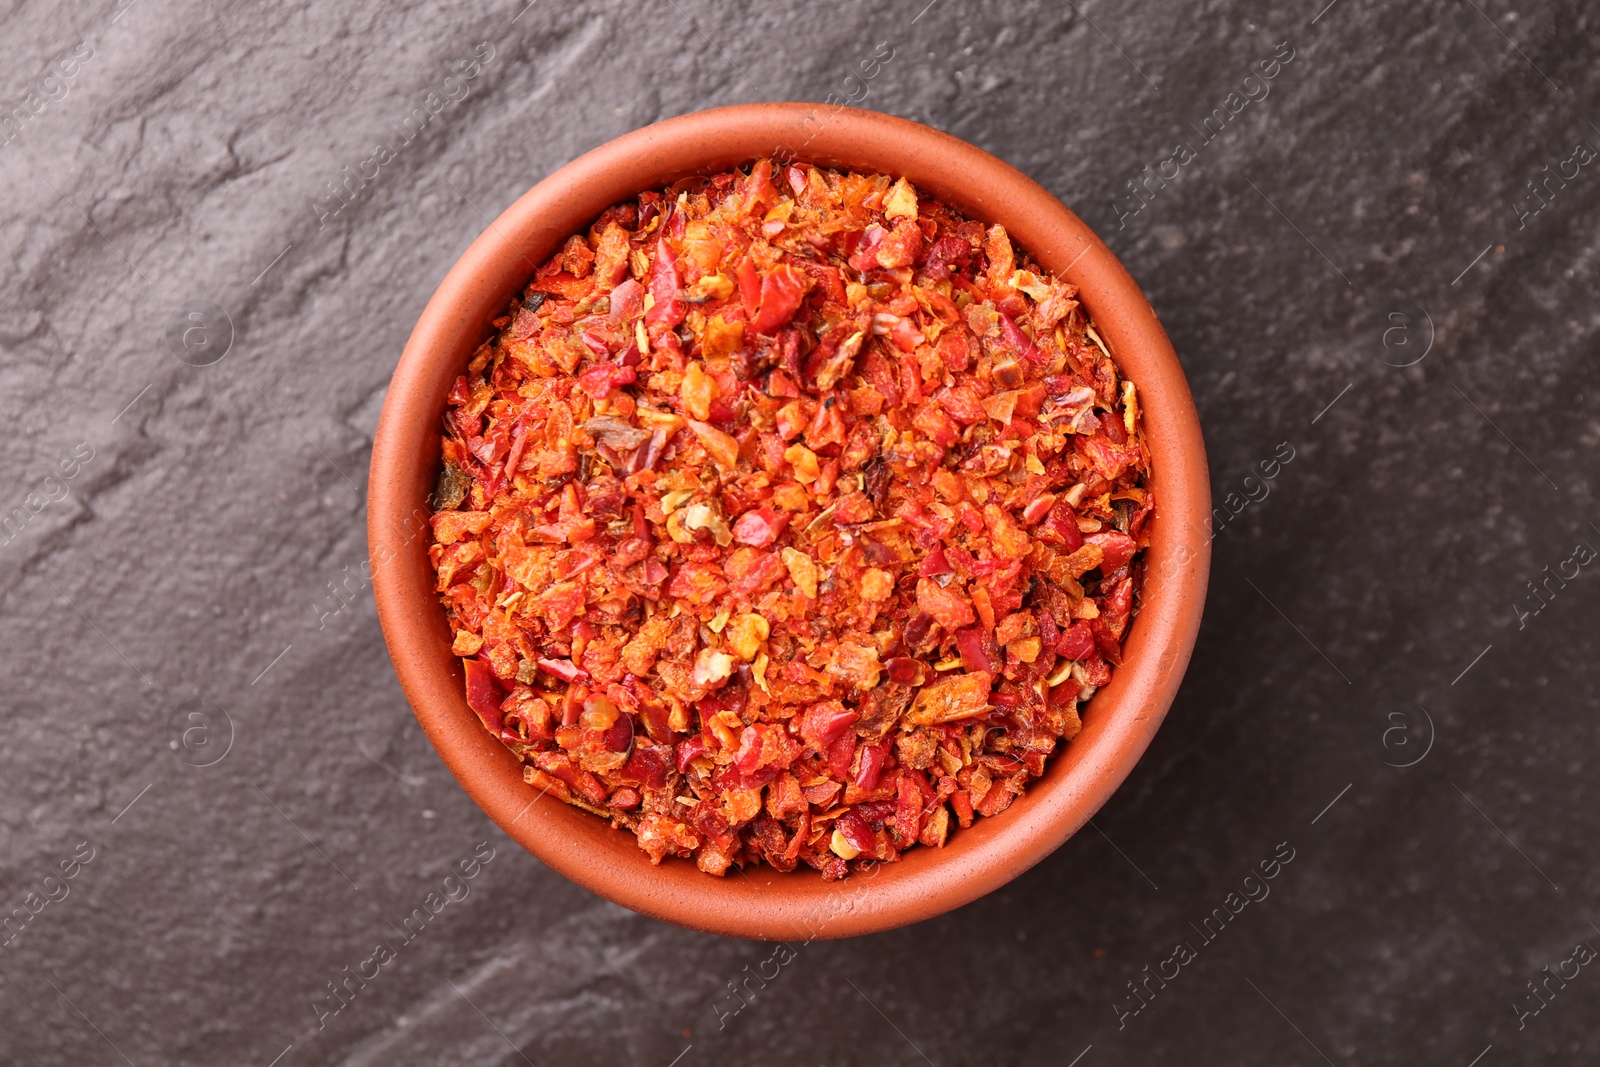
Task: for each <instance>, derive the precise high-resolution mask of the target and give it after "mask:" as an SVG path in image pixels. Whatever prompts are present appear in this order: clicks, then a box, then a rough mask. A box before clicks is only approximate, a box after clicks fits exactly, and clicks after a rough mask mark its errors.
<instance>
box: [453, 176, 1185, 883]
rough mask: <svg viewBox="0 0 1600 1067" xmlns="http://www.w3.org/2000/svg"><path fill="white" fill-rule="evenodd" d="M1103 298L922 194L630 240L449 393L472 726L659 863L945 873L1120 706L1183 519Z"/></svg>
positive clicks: (760, 200)
mask: <svg viewBox="0 0 1600 1067" xmlns="http://www.w3.org/2000/svg"><path fill="white" fill-rule="evenodd" d="M1076 297H1077V292H1076V290H1075V289H1074V288H1073V287H1072V286H1071V285H1068V284H1066V283H1065V282H1062V281H1060V280H1058V279H1055V278H1052V277H1051V276H1049V275H1048V274H1046V273H1044V272H1042V271H1040V270H1039V269H1038V268H1037V266H1036V265H1035V264H1033V263H1032V261H1031V260H1029V258H1028V257H1027V255H1026V254H1025V253H1024V252H1022V251H1020V250H1017V249H1015V248H1013V246H1012V244H1011V241H1010V238H1009V236H1008V235H1007V234H1006V232H1005V230H1004V229H1002V228H1001V227H998V226H992V227H988V228H985V227H984V226H982V225H980V224H978V223H976V222H973V221H972V220H970V219H967V218H965V217H964V216H963V215H961V214H960V213H959V212H957V211H955V210H954V209H953V208H951V207H950V206H948V205H946V204H943V203H941V202H939V201H937V200H933V199H929V198H925V197H923V196H920V195H919V194H918V193H917V192H916V190H915V189H913V188H912V187H911V185H910V183H909V182H907V181H905V180H904V179H899V180H894V179H891V178H888V177H884V176H880V175H863V174H844V173H839V172H836V171H830V170H821V169H816V168H813V167H810V166H808V165H805V164H794V165H792V166H788V167H786V168H784V169H783V170H782V171H781V172H775V171H774V169H773V167H772V165H771V163H770V162H768V161H762V162H758V163H757V164H755V165H754V166H753V167H752V168H751V169H750V170H749V171H748V172H731V173H726V174H719V175H714V176H712V177H711V178H709V179H706V180H705V181H703V182H697V183H696V184H695V185H694V187H693V188H691V189H689V190H688V191H685V192H683V193H682V194H681V195H679V194H678V193H671V194H666V195H664V194H662V193H659V192H645V193H642V194H640V196H639V197H638V198H637V199H636V200H635V201H634V202H632V203H626V204H622V205H618V206H616V207H613V208H610V209H608V210H607V211H606V212H605V213H604V214H603V215H602V216H601V217H600V219H598V220H597V221H596V222H595V224H594V226H592V227H590V228H589V229H588V230H587V231H586V232H585V233H584V234H578V235H574V236H572V237H570V238H568V240H567V241H566V243H565V244H564V245H563V247H562V249H561V250H560V251H559V252H558V253H557V254H556V255H555V256H554V257H552V258H551V259H550V261H549V262H548V263H547V264H546V265H545V266H544V267H542V268H541V269H540V270H539V271H537V272H536V280H535V281H534V282H533V283H532V284H530V285H529V286H528V290H527V292H526V294H525V295H524V296H523V298H522V299H521V300H520V301H519V302H518V304H517V305H516V306H515V307H514V308H513V309H512V310H511V311H510V312H509V313H508V314H507V315H506V316H505V317H504V318H502V319H499V320H496V326H497V327H498V328H499V329H500V333H499V334H498V335H497V336H496V337H495V338H494V339H493V340H492V341H491V342H490V345H489V346H488V347H487V348H485V349H481V350H480V352H479V354H478V355H477V356H476V357H475V358H474V360H473V362H472V364H471V367H470V368H469V372H468V373H467V374H465V375H463V376H461V377H459V378H458V379H457V380H456V381H455V383H454V384H453V385H452V387H451V390H450V394H449V400H448V410H447V412H446V416H445V420H444V425H445V430H446V432H445V435H444V437H443V441H442V447H443V453H444V456H443V464H442V466H443V467H444V475H443V476H442V477H441V479H440V488H439V492H438V493H437V494H436V497H435V499H436V501H437V504H436V506H437V509H438V510H437V511H436V512H435V514H434V516H433V521H432V529H433V533H434V539H435V541H436V547H435V549H434V551H433V560H434V565H435V569H436V570H437V572H438V588H439V590H440V597H441V600H442V601H443V603H444V605H445V608H446V611H447V614H448V617H449V620H450V624H451V627H452V630H453V632H454V644H453V647H454V650H455V651H456V653H457V654H458V655H460V656H461V657H462V663H463V668H464V670H465V675H466V696H467V703H468V704H469V706H470V707H471V708H472V710H473V711H474V713H476V714H477V715H478V717H479V718H480V719H481V720H482V722H483V724H484V727H485V729H487V730H489V732H490V733H492V734H494V735H495V736H496V737H498V738H499V739H500V740H502V741H503V742H504V743H505V744H506V745H507V746H508V747H510V748H511V750H512V751H513V752H515V753H516V755H517V756H518V758H520V759H521V760H522V761H523V762H524V763H525V764H526V768H525V771H526V776H527V781H528V782H529V784H530V786H531V787H532V788H535V789H540V790H543V791H545V792H549V793H552V794H554V795H555V796H557V797H559V798H560V799H562V800H565V801H567V802H568V803H571V804H575V805H577V806H580V807H583V808H585V809H587V810H589V811H592V812H595V813H596V814H599V815H602V816H605V817H607V818H609V819H610V820H611V821H612V823H613V824H614V825H616V826H618V827H622V828H625V829H627V830H630V831H632V832H633V833H634V834H635V835H636V836H637V838H638V841H639V845H640V847H641V848H642V849H644V850H645V852H646V853H648V854H649V856H650V858H651V859H652V860H653V861H655V862H657V863H659V862H661V861H663V860H664V859H666V858H667V857H668V856H682V857H688V858H691V859H693V860H694V861H695V862H696V863H697V864H698V865H699V867H700V868H701V869H702V870H704V871H707V872H709V873H712V874H717V875H721V874H725V873H726V872H727V870H728V868H729V867H731V866H734V865H748V864H751V863H758V862H762V861H765V862H767V863H770V864H772V865H773V866H774V867H776V868H778V869H780V870H785V871H787V870H793V869H794V868H795V867H797V866H798V865H799V864H802V863H803V864H805V865H807V866H809V867H812V868H814V869H816V870H817V871H819V872H821V874H822V877H823V878H825V879H834V878H841V877H844V876H845V875H847V874H848V873H849V872H850V871H851V870H852V869H853V868H854V867H856V866H857V865H859V864H860V863H862V862H864V861H870V860H880V861H881V860H893V859H895V858H896V857H897V856H898V855H899V853H900V852H902V851H903V850H905V849H907V848H912V847H916V846H918V845H921V846H922V847H933V848H938V847H943V845H944V844H945V843H946V841H947V840H948V838H949V835H950V833H951V832H952V831H953V830H954V829H955V828H961V827H967V826H970V825H971V824H972V821H973V819H974V818H976V817H978V816H991V817H992V816H993V815H996V814H998V813H1000V812H1001V811H1003V810H1004V809H1005V808H1006V807H1007V806H1009V805H1010V804H1011V803H1012V802H1013V801H1014V800H1015V799H1016V798H1017V797H1018V796H1020V795H1022V793H1023V792H1024V790H1025V788H1026V786H1027V783H1028V781H1029V780H1031V779H1032V778H1035V777H1038V776H1039V775H1040V774H1042V773H1044V772H1045V769H1046V757H1047V756H1048V755H1049V754H1050V753H1051V752H1053V751H1054V750H1055V749H1056V748H1057V747H1058V746H1059V744H1060V743H1061V742H1063V741H1066V740H1070V739H1071V738H1072V737H1073V736H1074V735H1075V734H1076V733H1077V731H1078V729H1079V724H1080V719H1079V705H1080V704H1081V703H1082V702H1083V701H1085V700H1087V699H1089V698H1090V697H1091V696H1092V695H1093V693H1094V690H1095V688H1096V687H1098V686H1101V685H1104V684H1105V683H1106V682H1107V681H1109V680H1110V678H1111V675H1112V672H1113V671H1114V669H1115V667H1116V665H1117V664H1119V663H1120V662H1121V658H1122V648H1123V642H1124V640H1125V639H1126V636H1127V629H1128V626H1129V625H1130V622H1131V620H1132V618H1133V616H1134V614H1135V612H1136V609H1137V593H1138V588H1139V581H1140V577H1141V574H1142V564H1141V560H1140V553H1141V552H1142V550H1143V547H1144V545H1145V544H1146V541H1147V534H1146V532H1145V531H1146V530H1147V529H1148V519H1149V516H1150V515H1151V514H1152V513H1153V511H1154V508H1155V502H1154V500H1153V499H1152V497H1151V493H1150V489H1149V485H1148V453H1147V451H1146V449H1145V446H1144V443H1143V439H1142V436H1141V431H1140V426H1139V421H1138V404H1137V398H1136V394H1135V390H1134V387H1133V386H1132V385H1131V384H1129V383H1127V382H1125V381H1123V380H1122V379H1121V377H1120V375H1119V374H1118V372H1117V368H1116V366H1115V365H1114V364H1113V363H1112V361H1111V360H1110V358H1109V357H1108V356H1107V355H1106V353H1105V351H1104V349H1103V348H1102V347H1101V346H1100V344H1099V343H1097V341H1096V339H1095V338H1094V337H1093V336H1091V334H1090V331H1089V328H1088V327H1089V322H1088V319H1087V317H1086V315H1085V314H1084V312H1083V310H1082V308H1081V307H1080V306H1079V305H1078V302H1077V299H1076Z"/></svg>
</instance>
